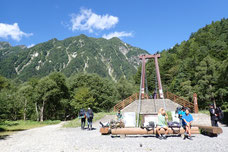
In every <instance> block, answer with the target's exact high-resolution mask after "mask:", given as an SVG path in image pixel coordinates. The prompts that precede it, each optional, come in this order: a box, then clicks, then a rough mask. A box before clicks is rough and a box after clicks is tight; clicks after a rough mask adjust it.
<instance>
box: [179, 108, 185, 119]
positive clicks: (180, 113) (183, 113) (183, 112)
mask: <svg viewBox="0 0 228 152" xmlns="http://www.w3.org/2000/svg"><path fill="white" fill-rule="evenodd" d="M178 115H181V116H182V117H180V119H182V118H183V115H185V111H182V110H181V111H179V112H178Z"/></svg>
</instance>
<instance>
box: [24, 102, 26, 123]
mask: <svg viewBox="0 0 228 152" xmlns="http://www.w3.org/2000/svg"><path fill="white" fill-rule="evenodd" d="M26 112H27V100H25V103H24V120H26Z"/></svg>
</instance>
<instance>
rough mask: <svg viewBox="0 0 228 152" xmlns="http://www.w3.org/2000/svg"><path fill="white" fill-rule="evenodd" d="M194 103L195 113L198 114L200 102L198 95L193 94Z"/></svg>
mask: <svg viewBox="0 0 228 152" xmlns="http://www.w3.org/2000/svg"><path fill="white" fill-rule="evenodd" d="M193 101H194V111H195V113H198V112H199V108H198V101H197V94H196V93H194V94H193Z"/></svg>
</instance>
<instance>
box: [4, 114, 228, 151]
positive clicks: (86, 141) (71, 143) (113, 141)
mask: <svg viewBox="0 0 228 152" xmlns="http://www.w3.org/2000/svg"><path fill="white" fill-rule="evenodd" d="M111 118H113V116H106V117H105V118H103V119H102V122H105V121H107V120H109V119H111ZM62 124H63V123H60V124H58V125H51V126H45V127H41V128H35V129H30V130H27V131H21V132H19V133H16V134H14V135H11V136H9V137H7V138H6V139H1V140H0V151H1V152H74V151H80V152H81V151H82V152H83V151H86V152H87V151H99V152H100V151H107V152H109V151H110V152H111V151H112V152H113V151H116V152H117V151H118V152H119V151H124V152H125V151H129V152H134V151H153V152H156V151H176V152H183V151H191V152H196V151H201V152H202V151H206V152H210V151H213V152H215V151H216V152H220V151H221V152H225V151H227V149H228V127H222V129H223V134H221V135H219V136H218V137H214V138H211V137H208V136H204V135H195V136H194V137H193V140H192V141H190V140H183V139H182V138H180V137H169V138H168V139H167V140H158V139H157V138H155V137H142V136H138V137H137V136H127V137H126V138H125V139H122V138H119V137H114V138H111V136H110V135H107V136H102V135H100V133H99V124H98V122H96V123H94V127H95V128H96V130H92V131H87V130H83V131H82V130H81V129H80V128H61V126H62ZM140 145H141V147H140Z"/></svg>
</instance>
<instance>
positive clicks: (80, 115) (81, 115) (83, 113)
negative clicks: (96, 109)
mask: <svg viewBox="0 0 228 152" xmlns="http://www.w3.org/2000/svg"><path fill="white" fill-rule="evenodd" d="M84 115H85V110H84V109H81V110H80V111H79V117H83V116H84Z"/></svg>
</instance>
